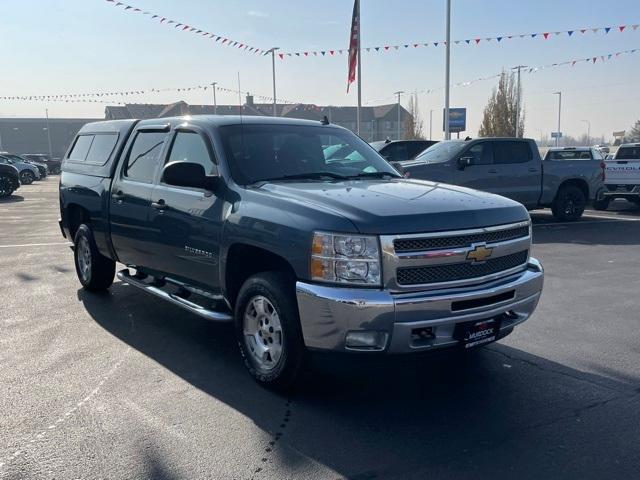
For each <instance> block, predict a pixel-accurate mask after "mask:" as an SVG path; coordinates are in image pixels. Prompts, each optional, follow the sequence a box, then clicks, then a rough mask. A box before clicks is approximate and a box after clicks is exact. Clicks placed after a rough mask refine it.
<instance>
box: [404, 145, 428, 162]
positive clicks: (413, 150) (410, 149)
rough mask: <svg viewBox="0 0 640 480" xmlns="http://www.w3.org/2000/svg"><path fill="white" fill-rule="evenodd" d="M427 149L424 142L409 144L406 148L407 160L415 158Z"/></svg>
mask: <svg viewBox="0 0 640 480" xmlns="http://www.w3.org/2000/svg"><path fill="white" fill-rule="evenodd" d="M426 148H427V144H426V143H425V142H411V143H409V144H408V146H407V156H408V158H415V157H416V156H417V155H418V154H419V153H420V152H422V151H423V150H424V149H426Z"/></svg>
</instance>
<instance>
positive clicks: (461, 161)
mask: <svg viewBox="0 0 640 480" xmlns="http://www.w3.org/2000/svg"><path fill="white" fill-rule="evenodd" d="M471 165H473V157H460V158H458V169H459V170H464V169H465V168H467V167H470V166H471Z"/></svg>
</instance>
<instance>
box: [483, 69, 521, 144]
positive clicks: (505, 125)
mask: <svg viewBox="0 0 640 480" xmlns="http://www.w3.org/2000/svg"><path fill="white" fill-rule="evenodd" d="M520 97H521V98H522V89H521V90H520ZM517 100H518V86H517V83H516V80H515V75H514V74H513V73H511V74H507V73H506V72H505V71H503V72H502V75H500V80H499V81H498V87H497V88H494V89H493V92H492V93H491V96H490V97H489V102H488V103H487V106H486V107H485V108H484V115H483V118H482V123H481V124H480V130H479V131H478V136H480V137H515V136H516V121H517V122H518V124H519V127H518V136H519V137H522V136H523V135H524V108H523V106H522V102H520V115H519V117H520V118H518V119H517V120H516V116H517V114H516V109H517Z"/></svg>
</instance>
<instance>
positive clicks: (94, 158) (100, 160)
mask: <svg viewBox="0 0 640 480" xmlns="http://www.w3.org/2000/svg"><path fill="white" fill-rule="evenodd" d="M117 141H118V135H117V134H115V133H106V134H96V136H95V137H94V138H93V143H92V144H91V148H89V153H88V154H87V163H95V164H97V165H104V164H105V163H107V161H108V160H109V157H110V156H111V152H113V147H115V146H116V143H117Z"/></svg>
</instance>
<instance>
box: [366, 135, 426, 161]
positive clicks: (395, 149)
mask: <svg viewBox="0 0 640 480" xmlns="http://www.w3.org/2000/svg"><path fill="white" fill-rule="evenodd" d="M436 143H438V142H437V141H435V140H394V141H390V140H387V141H382V142H371V146H372V147H373V148H375V149H376V150H377V151H378V153H379V154H380V155H382V156H383V157H384V158H386V159H387V161H389V162H404V161H406V160H412V159H414V158H415V157H416V156H418V154H420V153H421V152H423V151H424V150H426V149H427V148H429V147H431V146H432V145H435V144H436Z"/></svg>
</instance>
